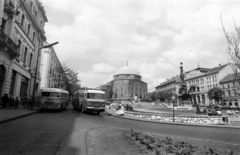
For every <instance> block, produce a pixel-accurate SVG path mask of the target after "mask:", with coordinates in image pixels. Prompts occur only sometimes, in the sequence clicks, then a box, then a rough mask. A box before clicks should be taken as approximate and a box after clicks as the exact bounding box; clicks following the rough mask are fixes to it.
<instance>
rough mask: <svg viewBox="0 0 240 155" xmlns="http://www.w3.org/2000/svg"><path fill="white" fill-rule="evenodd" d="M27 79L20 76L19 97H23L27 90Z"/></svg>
mask: <svg viewBox="0 0 240 155" xmlns="http://www.w3.org/2000/svg"><path fill="white" fill-rule="evenodd" d="M28 81H29V79H28V78H26V77H24V76H22V82H21V89H20V96H21V97H24V96H26V95H27V94H28V93H27V90H28Z"/></svg>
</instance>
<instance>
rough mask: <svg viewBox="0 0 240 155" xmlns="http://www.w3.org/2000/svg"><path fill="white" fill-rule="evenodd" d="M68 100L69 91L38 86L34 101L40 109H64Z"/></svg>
mask: <svg viewBox="0 0 240 155" xmlns="http://www.w3.org/2000/svg"><path fill="white" fill-rule="evenodd" d="M68 102H69V93H68V92H67V91H66V90H63V89H59V88H40V90H39V92H38V96H37V97H36V103H37V105H38V107H39V108H40V109H41V110H46V109H56V110H59V111H61V110H63V109H66V108H67V106H68Z"/></svg>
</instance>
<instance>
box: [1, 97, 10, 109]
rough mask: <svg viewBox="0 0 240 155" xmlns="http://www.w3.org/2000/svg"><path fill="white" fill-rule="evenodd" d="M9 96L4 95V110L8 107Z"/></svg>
mask: <svg viewBox="0 0 240 155" xmlns="http://www.w3.org/2000/svg"><path fill="white" fill-rule="evenodd" d="M8 100H9V98H8V94H4V96H3V97H2V108H3V109H4V108H6V107H7V104H8Z"/></svg>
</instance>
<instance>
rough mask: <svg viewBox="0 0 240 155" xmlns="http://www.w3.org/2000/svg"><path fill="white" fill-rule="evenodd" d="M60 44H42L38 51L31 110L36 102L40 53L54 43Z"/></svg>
mask: <svg viewBox="0 0 240 155" xmlns="http://www.w3.org/2000/svg"><path fill="white" fill-rule="evenodd" d="M56 44H58V42H55V43H52V44H49V45H45V46H42V47H40V48H39V49H38V53H37V63H36V68H35V76H34V82H33V93H32V105H31V110H32V109H33V106H34V104H35V89H36V80H37V71H38V57H39V53H40V50H41V49H43V48H48V47H52V46H54V45H56Z"/></svg>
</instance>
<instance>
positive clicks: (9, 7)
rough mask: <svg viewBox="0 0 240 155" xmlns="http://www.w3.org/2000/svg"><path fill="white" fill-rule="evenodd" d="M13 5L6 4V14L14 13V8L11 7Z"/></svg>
mask: <svg viewBox="0 0 240 155" xmlns="http://www.w3.org/2000/svg"><path fill="white" fill-rule="evenodd" d="M11 5H12V4H10V3H8V4H7V3H6V4H5V5H4V12H6V13H7V14H13V13H14V6H11Z"/></svg>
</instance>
